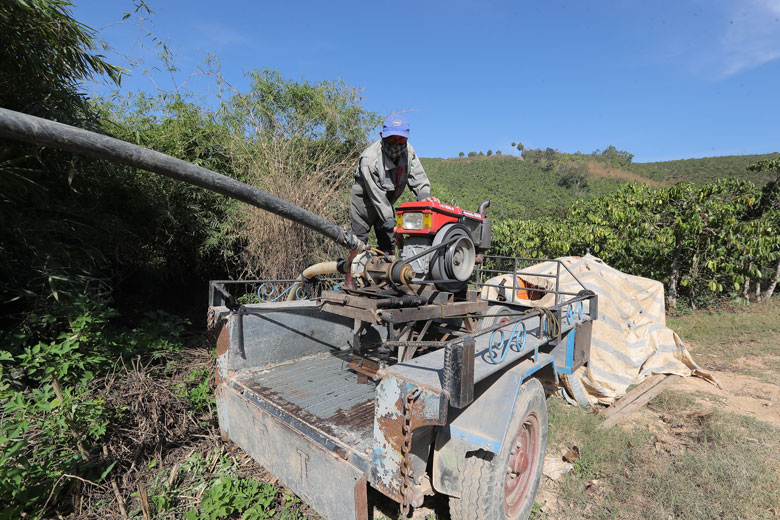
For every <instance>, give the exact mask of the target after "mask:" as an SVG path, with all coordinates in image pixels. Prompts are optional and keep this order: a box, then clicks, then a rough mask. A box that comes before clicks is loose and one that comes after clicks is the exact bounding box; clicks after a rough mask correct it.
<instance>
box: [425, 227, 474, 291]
mask: <svg viewBox="0 0 780 520" xmlns="http://www.w3.org/2000/svg"><path fill="white" fill-rule="evenodd" d="M445 242H451V243H450V244H449V245H448V246H446V247H444V248H442V249H439V250H438V251H436V252H435V253H434V254H433V258H432V259H431V262H430V278H432V279H433V280H446V281H442V282H437V283H436V288H437V289H439V290H440V291H451V292H458V291H460V290H462V289H463V288H465V287H466V286H467V285H468V283H469V278H471V273H472V272H474V265H475V262H476V257H477V253H476V248H475V247H474V241H473V240H472V239H471V234H470V233H469V231H468V229H466V227H465V226H463V225H461V224H447V225H446V226H444V227H442V228H441V229H440V230H439V232H438V233H436V236H435V237H434V239H433V244H432V245H433V246H437V245H439V244H442V243H445Z"/></svg>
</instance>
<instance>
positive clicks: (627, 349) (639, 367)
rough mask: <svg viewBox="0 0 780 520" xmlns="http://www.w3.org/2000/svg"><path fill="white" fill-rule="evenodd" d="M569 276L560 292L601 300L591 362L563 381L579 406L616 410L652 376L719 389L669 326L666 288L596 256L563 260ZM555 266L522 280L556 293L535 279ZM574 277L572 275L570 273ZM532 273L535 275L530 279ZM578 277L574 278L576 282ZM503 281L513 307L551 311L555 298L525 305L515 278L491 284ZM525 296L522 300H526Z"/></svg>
mask: <svg viewBox="0 0 780 520" xmlns="http://www.w3.org/2000/svg"><path fill="white" fill-rule="evenodd" d="M558 260H560V261H561V262H562V263H563V264H564V265H565V266H566V267H568V270H566V269H563V268H561V269H560V278H559V284H560V286H559V288H560V290H561V291H567V292H574V293H577V292H579V291H580V290H581V289H582V287H581V286H580V284H579V283H578V282H577V280H575V278H574V276H576V277H577V278H578V279H579V280H580V281H581V282H582V284H583V285H584V286H585V288H587V289H590V290H592V291H593V292H595V293H596V294H597V295H598V310H599V315H598V319H597V320H595V321H594V322H593V335H592V339H591V350H590V361H589V362H588V364H587V366H584V367H581V368H579V369H578V370H577V371H576V372H575V373H574V374H572V376H569V377H568V378H567V377H565V376H564V377H562V382H563V384H564V386H565V388H566V390H567V391H568V393H569V394H570V395H572V396H573V397H574V398H575V399H576V400H577V401H578V402H579V403H580V404H583V405H584V404H596V403H600V404H611V403H612V402H613V401H614V400H615V399H617V398H619V397H621V396H623V395H624V394H625V393H626V390H627V389H628V387H629V386H631V385H632V384H638V383H640V382H642V381H644V380H645V379H647V378H648V377H650V376H651V375H653V374H676V375H680V376H690V375H695V376H699V377H702V378H704V379H707V380H708V381H710V382H712V383H714V384H716V385H717V384H718V382H717V380H715V378H714V377H713V376H711V375H710V374H709V373H707V372H705V371H703V370H701V369H700V368H699V366H698V365H697V364H696V363H695V362H694V361H693V358H692V357H691V354H690V352H688V349H687V348H685V345H684V344H683V342H682V340H681V339H680V337H679V336H678V335H677V334H676V333H675V332H674V331H673V330H671V329H670V328H668V327H667V326H666V309H665V305H664V287H663V284H662V283H661V282H657V281H655V280H650V279H648V278H642V277H639V276H632V275H630V274H626V273H622V272H620V271H618V270H617V269H614V268H612V267H610V266H608V265H607V264H605V263H604V262H603V261H602V260H601V259H599V258H596V257H595V256H591V255H586V256H584V257H579V256H570V257H563V258H559V259H558ZM556 270H557V264H556V263H555V262H544V263H541V264H537V265H534V266H532V267H529V268H525V269H522V272H521V273H520V274H518V278H520V279H521V280H523V281H525V282H529V283H531V284H534V285H536V286H538V287H541V288H543V289H554V283H555V282H554V279H553V278H547V277H542V276H533V274H552V275H554V274H555V273H556ZM569 271H570V272H571V273H570V272H569ZM527 273H531V275H529V274H527ZM572 274H574V276H572ZM501 280H504V287H506V288H510V290H509V291H506V290H505V291H504V294H506V295H507V296H508V297H507V300H508V301H516V302H518V303H522V304H526V305H534V306H540V307H549V306H552V305H553V304H554V299H555V296H554V295H553V294H546V295H545V296H544V297H542V298H541V299H539V300H522V299H518V298H516V295H512V294H511V293H512V290H511V287H512V275H510V274H507V275H503V276H498V277H496V278H493V279H492V280H490V281H489V282H487V283H489V284H499V283H500V282H501ZM497 295H498V289H496V288H495V287H487V286H486V287H483V289H482V297H483V298H487V299H491V300H495V299H496V297H497ZM521 295H523V294H521Z"/></svg>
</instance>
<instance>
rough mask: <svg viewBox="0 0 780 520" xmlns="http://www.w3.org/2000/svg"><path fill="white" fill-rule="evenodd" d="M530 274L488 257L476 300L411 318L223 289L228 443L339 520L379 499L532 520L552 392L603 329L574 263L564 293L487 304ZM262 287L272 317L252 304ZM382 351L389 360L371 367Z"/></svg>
mask: <svg viewBox="0 0 780 520" xmlns="http://www.w3.org/2000/svg"><path fill="white" fill-rule="evenodd" d="M535 261H538V260H535ZM528 262H529V261H528V260H524V259H515V258H502V257H485V258H484V260H483V263H482V266H483V267H482V268H478V269H475V270H474V276H473V277H472V279H471V280H470V281H469V285H468V289H467V290H465V291H462V292H461V293H460V294H461V297H460V298H455V299H452V298H451V299H450V300H449V301H444V302H440V303H436V302H435V299H433V300H432V299H430V298H429V299H427V300H426V301H425V302H424V303H422V304H419V303H420V302H412V303H417V304H416V305H406V306H404V305H402V302H401V301H393V300H392V298H378V297H376V295H373V296H374V297H372V298H366V297H361V295H360V294H357V295H355V294H354V293H353V294H350V291H346V290H344V287H343V285H344V282H343V281H341V280H333V279H321V278H318V279H314V280H312V281H310V282H308V283H307V284H305V285H302V284H300V282H299V281H293V280H289V281H254V282H246V281H243V282H230V281H214V282H212V283H211V285H210V291H209V299H210V301H209V303H210V305H209V309H210V310H209V312H210V317H209V322H210V325H211V326H212V327H213V328H214V330H215V331H217V341H216V344H217V360H216V363H217V371H216V378H217V380H216V383H217V386H216V401H217V412H218V417H219V426H220V432H221V435H222V438H223V439H224V440H225V441H228V440H230V441H232V442H234V443H235V444H237V445H238V446H239V447H240V448H241V449H243V450H244V451H246V452H247V453H248V454H250V455H251V456H252V457H253V458H254V459H256V460H257V461H258V462H259V463H260V464H261V465H263V466H264V467H265V468H266V469H267V470H268V471H269V472H270V473H272V474H273V475H274V476H275V477H277V478H278V479H279V480H280V481H281V482H282V483H283V484H284V485H285V486H287V487H288V488H289V489H291V490H292V491H293V492H295V493H296V494H297V495H298V496H299V497H301V498H302V499H303V500H304V501H305V502H306V503H307V504H309V505H310V506H311V507H312V508H313V509H315V510H316V511H317V512H318V513H319V514H320V515H322V516H323V517H325V518H327V519H334V520H336V519H337V520H343V519H352V518H354V519H364V518H368V515H369V511H368V506H367V488H368V486H371V487H373V488H374V489H376V490H378V491H379V492H381V493H382V494H384V495H386V496H388V497H390V498H391V499H393V500H395V501H396V502H398V503H399V505H400V511H401V515H402V517H406V515H407V514H408V513H409V511H410V509H411V508H413V507H419V506H420V505H421V504H422V503H423V500H424V498H425V497H426V496H429V495H433V494H435V493H441V494H444V495H447V496H449V497H450V498H449V503H450V515H451V517H452V518H453V519H464V520H465V519H475V518H484V519H494V518H495V519H499V518H501V519H503V518H510V519H515V518H527V517H528V516H529V515H530V511H531V509H532V507H533V502H534V496H535V495H536V491H537V488H538V485H539V481H540V476H541V471H542V465H543V459H544V452H545V447H546V441H547V411H546V405H545V389H544V386H543V383H549V382H552V383H554V382H556V381H557V380H558V377H559V374H571V373H572V372H573V371H574V370H576V369H577V368H578V367H580V366H582V365H583V364H585V363H587V361H588V355H589V351H590V333H591V326H592V322H593V320H594V319H596V317H597V315H598V303H597V297H596V296H595V294H593V293H592V292H590V291H587V290H585V287H584V286H583V287H582V290H581V291H580V292H578V293H571V292H563V291H560V290H559V287H558V284H557V281H558V278H559V276H560V273H561V272H562V271H563V270H564V269H566V266H565V265H563V264H562V263H560V262H558V266H557V271H556V274H555V275H550V276H551V278H553V280H552V281H553V283H552V284H548V286H552V287H553V288H552V289H538V288H537V289H528V288H527V287H525V286H522V287H521V286H520V285H518V282H517V281H515V282H513V283H512V285H510V286H504V284H502V287H501V288H500V289H501V291H500V292H499V293H498V294H499V296H498V298H496V299H493V300H485V299H483V298H481V296H480V290H481V289H483V288H484V287H486V286H490V285H491V284H490V282H489V281H486V279H487V280H489V279H491V278H492V277H494V276H495V275H496V274H500V273H505V272H509V273H515V276H513V279H514V280H521V278H520V277H519V276H518V275H522V273H523V271H522V265H524V264H525V265H527V264H528ZM553 262H555V261H554V260H553ZM537 276H538V275H537ZM572 276H573V275H572ZM575 278H576V277H575ZM247 283H254V284H255V287H257V289H256V292H257V295H258V296H259V297H260V300H261V303H255V304H245V305H239V304H238V303H237V302H236V298H235V297H234V295H233V293H236V294H237V293H238V292H240V291H237V290H238V287H239V284H247ZM510 290H511V291H513V292H512V294H513V295H515V296H517V295H519V294H521V292H522V291H525V293H524V294H523V296H526V297H527V296H528V292H529V291H532V292H534V291H535V292H545V293H554V294H555V304H554V305H552V306H550V307H548V308H538V307H534V306H533V305H529V304H528V303H529V302H528V301H527V300H520V301H524V302H525V303H526V304H522V303H518V300H517V298H509V299H506V298H505V297H503V292H505V291H510ZM291 291H294V292H297V293H298V294H296V295H295V299H292V301H287V299H288V298H290V297H291V294H290V293H291ZM483 292H484V291H483ZM290 299H291V298H290ZM502 300H503V301H502ZM432 331H436V332H434V335H438V339H437V340H435V341H432V340H428V339H427V338H428V337H430V335H431V333H432ZM369 346H370V347H369ZM372 349H373V350H372ZM366 350H369V351H372V352H373V353H375V354H376V353H377V351H378V352H379V353H380V355H378V356H367V355H356V352H357V353H362V354H365V352H366ZM382 352H384V353H385V355H384V356H382V355H381V353H382Z"/></svg>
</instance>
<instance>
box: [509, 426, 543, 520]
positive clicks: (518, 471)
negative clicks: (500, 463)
mask: <svg viewBox="0 0 780 520" xmlns="http://www.w3.org/2000/svg"><path fill="white" fill-rule="evenodd" d="M540 443H541V428H540V426H539V419H538V418H537V417H536V415H533V414H530V415H528V416H527V417H526V418H525V419H524V420H523V424H522V425H520V430H519V431H518V432H517V435H516V436H515V438H514V440H513V441H512V451H511V452H510V455H509V462H508V463H507V468H506V477H505V480H504V511H505V513H506V516H507V517H509V518H513V517H514V516H515V515H517V514H518V513H520V511H521V510H522V509H523V506H524V505H525V500H526V497H527V496H528V492H529V491H530V490H531V487H532V486H533V482H534V477H535V475H536V467H537V466H538V464H539V460H538V459H539V445H540Z"/></svg>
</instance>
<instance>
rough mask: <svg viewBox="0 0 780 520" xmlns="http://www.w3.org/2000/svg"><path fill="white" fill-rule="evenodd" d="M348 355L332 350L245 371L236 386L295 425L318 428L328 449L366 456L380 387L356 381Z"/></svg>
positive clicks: (368, 450) (304, 428) (237, 377)
mask: <svg viewBox="0 0 780 520" xmlns="http://www.w3.org/2000/svg"><path fill="white" fill-rule="evenodd" d="M349 359H351V358H350V357H349V356H345V355H337V354H332V353H324V354H319V355H315V356H311V357H307V358H303V359H297V360H295V362H292V363H284V364H281V365H276V366H273V367H266V368H265V369H263V370H261V371H247V372H245V373H241V374H239V375H237V376H236V377H235V379H234V380H233V384H232V386H233V387H234V388H235V389H237V390H239V392H241V393H242V394H243V395H244V396H245V397H246V398H248V399H249V400H250V401H253V402H254V403H255V404H257V405H259V406H261V407H262V408H265V409H266V410H268V411H270V412H271V413H273V414H274V415H276V416H277V417H279V418H282V419H283V420H285V422H288V424H291V425H292V426H293V427H297V428H298V429H301V430H309V429H313V430H314V431H316V432H319V433H320V434H321V435H318V436H317V437H325V438H321V439H320V441H321V443H322V444H325V445H326V447H330V448H331V449H333V448H334V447H335V446H332V445H338V446H339V447H341V448H342V449H344V450H347V451H351V452H353V453H354V454H355V455H357V456H358V457H360V458H363V459H365V460H368V459H369V458H370V453H371V449H372V444H371V443H372V440H373V427H374V401H375V391H376V385H375V384H374V383H373V382H372V381H371V380H369V381H368V383H366V384H357V383H356V379H357V378H356V374H355V373H354V372H352V371H351V370H349V369H348V368H347V363H348V362H349ZM335 451H341V450H338V449H336V450H335Z"/></svg>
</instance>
